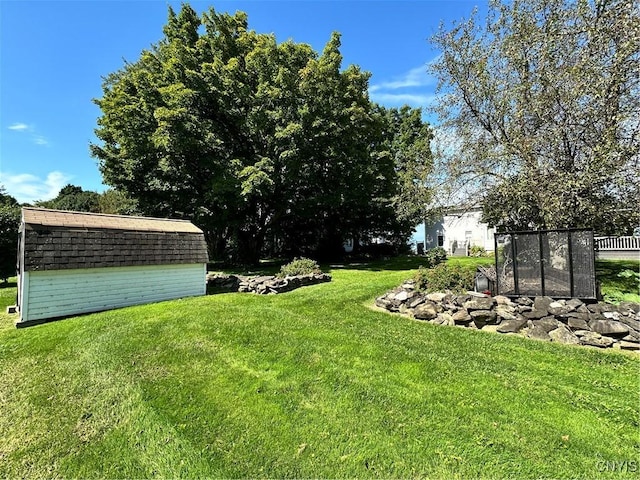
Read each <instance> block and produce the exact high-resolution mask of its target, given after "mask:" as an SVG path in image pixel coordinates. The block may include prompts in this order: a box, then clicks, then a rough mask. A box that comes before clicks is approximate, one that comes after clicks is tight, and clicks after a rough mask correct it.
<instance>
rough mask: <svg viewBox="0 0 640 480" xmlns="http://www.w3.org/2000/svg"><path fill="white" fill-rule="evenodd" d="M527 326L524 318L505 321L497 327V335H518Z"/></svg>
mask: <svg viewBox="0 0 640 480" xmlns="http://www.w3.org/2000/svg"><path fill="white" fill-rule="evenodd" d="M526 325H527V319H526V318H515V317H514V318H513V319H511V320H505V321H503V322H502V323H501V324H500V325H498V327H497V329H496V330H497V331H498V332H499V333H518V332H519V331H520V330H522V329H523V328H524V327H525V326H526Z"/></svg>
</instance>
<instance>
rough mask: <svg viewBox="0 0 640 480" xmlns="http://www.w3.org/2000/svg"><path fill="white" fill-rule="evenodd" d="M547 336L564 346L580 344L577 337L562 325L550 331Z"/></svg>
mask: <svg viewBox="0 0 640 480" xmlns="http://www.w3.org/2000/svg"><path fill="white" fill-rule="evenodd" d="M549 336H550V337H551V340H553V341H554V342H559V343H564V344H566V345H578V344H580V340H579V339H578V337H577V336H576V335H574V334H573V332H571V330H569V329H568V328H567V327H565V326H564V325H562V326H560V327H558V328H556V329H555V330H551V331H550V332H549Z"/></svg>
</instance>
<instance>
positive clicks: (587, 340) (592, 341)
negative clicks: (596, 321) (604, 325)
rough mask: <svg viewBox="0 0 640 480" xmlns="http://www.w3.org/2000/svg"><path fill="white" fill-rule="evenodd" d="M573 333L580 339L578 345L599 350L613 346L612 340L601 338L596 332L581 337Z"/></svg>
mask: <svg viewBox="0 0 640 480" xmlns="http://www.w3.org/2000/svg"><path fill="white" fill-rule="evenodd" d="M574 333H576V336H578V337H579V338H580V343H581V344H582V345H590V346H592V347H599V348H606V347H610V346H611V345H613V339H611V338H609V337H603V336H602V335H600V334H599V333H596V332H586V333H585V334H584V335H582V336H579V335H577V333H578V332H574Z"/></svg>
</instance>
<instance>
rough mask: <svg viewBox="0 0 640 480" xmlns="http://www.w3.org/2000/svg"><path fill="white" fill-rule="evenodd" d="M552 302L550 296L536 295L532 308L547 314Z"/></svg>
mask: <svg viewBox="0 0 640 480" xmlns="http://www.w3.org/2000/svg"><path fill="white" fill-rule="evenodd" d="M552 303H553V298H551V297H536V298H534V299H533V310H534V311H538V312H545V314H544V315H543V316H546V315H548V314H549V306H550V305H551V304H552Z"/></svg>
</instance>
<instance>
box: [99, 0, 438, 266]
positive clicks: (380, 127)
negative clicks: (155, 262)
mask: <svg viewBox="0 0 640 480" xmlns="http://www.w3.org/2000/svg"><path fill="white" fill-rule="evenodd" d="M368 80H369V74H368V73H366V72H363V71H361V70H360V69H359V68H358V67H356V66H348V67H347V68H343V67H342V55H341V53H340V36H339V35H338V34H337V33H334V34H333V35H332V36H331V38H330V40H329V42H328V43H327V44H326V46H325V48H324V50H323V52H322V53H321V54H317V53H316V52H314V51H313V50H312V49H311V48H310V47H309V46H308V45H306V44H297V43H294V42H293V41H287V42H284V43H281V44H277V43H276V40H275V38H274V36H273V35H266V34H259V33H256V32H255V31H252V30H249V28H248V21H247V16H246V14H244V13H241V12H238V13H236V14H235V15H233V16H231V15H228V14H219V13H216V12H215V11H214V10H213V9H210V10H209V11H208V12H206V13H204V14H203V15H202V18H199V17H198V15H197V14H196V12H195V11H194V10H193V9H192V8H191V7H190V6H189V5H188V4H183V6H182V9H181V11H180V12H179V13H178V14H176V13H175V12H174V11H173V10H172V9H171V8H170V9H169V19H168V23H167V25H166V26H165V28H164V38H163V39H162V40H161V41H160V42H158V43H157V44H155V45H153V46H152V47H151V48H150V49H149V50H145V51H143V52H142V54H141V56H140V58H139V59H138V60H137V61H135V62H132V63H127V64H126V65H125V66H124V67H123V68H122V69H121V70H119V71H117V72H115V73H112V74H111V75H109V76H108V77H107V78H106V79H105V81H104V84H103V96H102V98H100V99H97V100H95V102H96V104H97V105H98V106H99V108H100V109H101V111H102V116H101V117H100V118H99V120H98V128H97V130H96V135H97V137H98V139H99V143H97V144H93V145H92V146H91V150H92V154H93V156H94V157H96V158H97V159H98V161H99V165H100V170H101V172H102V175H103V178H104V182H105V183H106V184H108V185H111V186H113V187H115V188H117V189H118V190H121V191H123V192H126V193H127V194H128V195H129V196H130V197H131V198H133V199H135V200H136V201H137V202H138V206H139V208H140V209H141V211H142V212H143V213H145V214H150V215H154V216H174V215H176V214H179V215H181V216H184V217H187V218H189V219H191V220H192V221H194V223H196V224H197V225H198V226H199V227H201V228H202V229H203V231H204V232H205V235H206V238H207V242H208V244H209V248H210V253H211V256H212V258H224V257H226V256H231V257H232V258H233V259H235V260H237V261H238V262H246V263H255V262H256V261H257V259H258V258H259V257H260V255H261V254H263V253H268V254H272V255H278V254H281V255H284V254H287V255H301V254H304V255H311V254H314V255H315V256H325V257H330V256H332V255H334V254H335V253H337V252H342V245H343V243H344V240H345V239H347V238H354V239H356V240H358V239H366V238H370V237H372V236H377V235H381V234H384V235H391V236H393V235H400V234H406V231H405V232H403V228H402V225H400V223H401V222H398V220H397V219H396V214H395V210H394V198H397V197H396V194H397V191H398V182H397V178H398V172H397V171H396V163H395V161H394V156H393V155H394V154H395V153H397V152H398V149H402V148H405V147H406V148H407V149H412V152H415V154H416V155H418V154H419V155H421V158H425V159H427V157H426V156H425V155H427V153H426V150H425V148H426V145H427V141H426V140H424V139H422V138H417V137H416V136H415V135H413V134H411V133H410V132H409V130H410V129H412V128H414V129H416V132H418V133H420V132H423V131H425V132H426V126H424V125H423V124H422V122H421V121H420V120H419V118H418V117H419V115H418V117H416V114H415V113H412V111H410V110H404V111H403V113H399V114H398V115H399V117H398V118H399V125H400V126H398V128H399V129H400V130H402V132H405V133H403V135H404V137H406V138H405V139H404V140H403V141H401V142H396V143H394V141H395V137H394V134H393V132H395V130H394V129H395V128H396V127H395V126H394V125H395V124H394V125H391V124H390V123H389V121H388V116H387V115H386V113H385V111H384V109H381V108H378V107H376V106H375V105H374V104H372V103H371V102H370V100H369V97H368ZM409 156H410V154H407V155H405V158H402V159H400V158H398V164H399V165H408V163H409V162H410V160H409ZM411 171H412V172H417V173H416V174H417V175H421V174H422V173H421V170H420V169H419V168H417V167H416V168H414V167H413V166H412V167H411ZM356 186H357V188H356ZM397 204H398V202H395V205H397ZM404 221H405V220H403V222H404ZM404 230H406V228H405V229H404ZM355 243H356V244H359V243H358V242H355Z"/></svg>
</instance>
